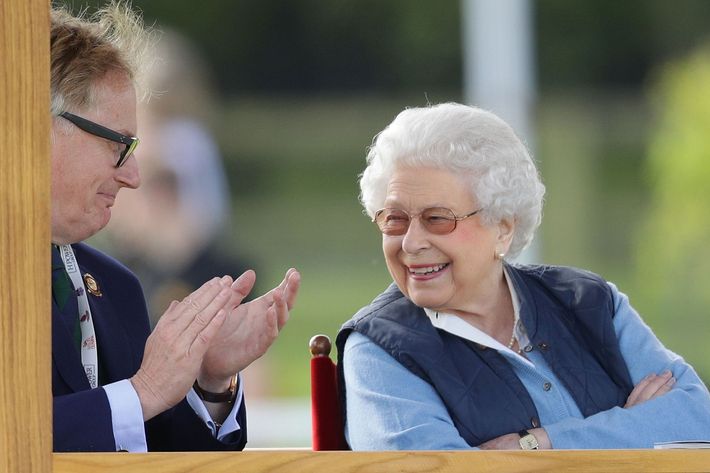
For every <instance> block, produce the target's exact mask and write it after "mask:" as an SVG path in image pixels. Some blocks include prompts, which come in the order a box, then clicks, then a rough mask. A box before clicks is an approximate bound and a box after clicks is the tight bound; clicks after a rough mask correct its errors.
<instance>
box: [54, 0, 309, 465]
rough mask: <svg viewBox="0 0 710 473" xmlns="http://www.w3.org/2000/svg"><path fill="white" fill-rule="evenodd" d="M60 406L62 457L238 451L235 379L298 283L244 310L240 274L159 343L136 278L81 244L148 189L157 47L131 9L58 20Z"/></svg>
mask: <svg viewBox="0 0 710 473" xmlns="http://www.w3.org/2000/svg"><path fill="white" fill-rule="evenodd" d="M50 37H51V44H50V55H51V70H50V73H51V100H52V102H51V115H52V128H51V163H52V171H51V177H52V184H51V199H52V209H51V238H52V245H51V258H52V296H53V302H52V395H53V409H52V412H53V442H54V450H55V451H131V452H145V451H148V450H239V449H242V448H243V447H244V445H245V444H246V440H247V438H246V408H245V404H244V400H243V387H242V383H241V382H240V378H239V373H240V372H241V371H242V370H243V369H244V368H246V367H247V366H248V365H249V364H250V363H252V362H253V361H254V360H256V359H257V358H259V357H260V356H261V355H263V354H264V353H265V351H266V350H267V349H268V348H269V346H270V345H271V344H272V343H273V342H274V340H275V339H276V337H277V336H278V333H279V330H280V329H281V328H282V327H283V325H284V324H285V323H286V321H287V320H288V317H289V310H290V309H291V307H292V306H293V304H294V302H295V299H296V296H297V293H298V288H299V284H300V275H299V274H298V272H297V271H295V270H294V269H291V270H289V271H288V272H287V273H286V276H285V278H284V280H283V281H282V283H281V284H280V285H279V286H278V287H276V288H274V289H273V290H271V291H269V292H267V293H266V294H264V295H263V296H261V297H258V298H256V299H254V300H253V301H251V302H248V303H244V304H242V303H241V301H242V299H243V298H244V297H245V296H246V294H248V293H249V292H250V291H251V289H252V287H253V285H254V282H255V278H256V276H255V273H254V272H253V271H246V272H245V273H244V274H242V275H241V276H239V278H237V279H236V280H233V279H232V277H231V276H230V275H225V276H222V277H213V278H211V279H209V280H208V281H207V282H206V283H204V284H202V285H200V287H198V288H197V289H196V290H195V291H193V292H192V293H190V294H189V295H188V296H187V297H185V298H184V299H182V300H181V301H180V302H178V301H175V300H173V301H172V302H171V303H170V304H169V306H168V307H167V310H166V311H165V313H164V315H163V317H161V319H160V321H159V322H158V324H157V325H156V327H155V329H154V330H153V332H152V333H150V327H149V322H148V314H147V310H146V304H145V299H144V297H143V292H142V288H141V286H140V283H139V282H138V280H137V278H136V277H135V275H134V274H133V273H131V272H130V271H129V270H128V269H127V268H126V267H125V266H123V265H122V264H121V263H119V262H118V261H116V260H115V259H113V258H111V257H110V256H108V255H106V254H104V253H102V252H100V251H98V250H96V249H94V248H92V247H91V246H89V245H87V244H85V243H83V241H84V240H86V239H87V238H89V237H91V236H93V235H94V234H96V233H97V232H99V231H100V230H101V229H102V228H104V227H105V226H106V224H107V223H108V222H109V220H110V218H111V212H112V208H113V205H114V203H115V201H116V199H117V195H118V193H119V191H120V190H121V189H122V188H124V187H125V188H128V189H136V188H138V187H139V185H140V182H141V179H140V174H139V171H138V162H137V158H136V155H135V151H136V149H137V145H138V143H139V140H138V138H136V135H137V119H136V108H137V101H138V98H142V97H144V96H145V93H144V89H143V88H142V87H141V83H140V80H139V79H140V77H141V71H142V69H143V68H144V67H145V66H146V64H150V59H149V54H148V50H149V49H151V44H152V42H153V40H152V35H151V33H150V31H149V30H146V29H145V28H144V27H143V25H142V21H141V18H140V17H139V16H138V15H136V14H135V13H134V12H133V11H132V10H131V8H130V6H129V5H126V4H121V3H115V2H112V3H111V4H109V5H108V6H107V7H105V8H102V9H100V10H99V11H98V12H97V13H96V14H95V15H94V16H92V17H91V18H87V17H85V16H83V15H79V16H74V15H72V14H71V13H70V12H69V11H68V10H67V9H64V8H61V7H55V8H52V11H51V35H50Z"/></svg>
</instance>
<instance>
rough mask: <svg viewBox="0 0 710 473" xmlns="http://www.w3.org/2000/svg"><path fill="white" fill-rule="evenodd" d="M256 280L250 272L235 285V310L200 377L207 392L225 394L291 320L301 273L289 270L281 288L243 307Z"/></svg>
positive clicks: (206, 357)
mask: <svg viewBox="0 0 710 473" xmlns="http://www.w3.org/2000/svg"><path fill="white" fill-rule="evenodd" d="M255 281H256V275H255V274H254V271H251V270H249V271H246V272H245V273H244V274H242V275H241V276H240V277H239V278H238V279H237V280H236V281H235V282H234V283H233V284H232V287H231V288H232V291H233V294H232V305H233V307H232V308H231V310H230V311H229V313H228V314H227V317H226V320H225V322H224V324H223V325H222V326H221V328H220V330H219V332H218V333H217V335H216V337H215V338H214V339H213V340H212V341H211V343H210V346H209V349H208V350H207V352H206V353H205V356H204V359H203V361H202V367H201V369H200V372H199V375H198V378H197V380H198V383H199V385H200V387H202V388H203V389H206V390H208V391H213V392H223V391H225V390H226V389H227V387H228V386H229V382H230V379H231V377H232V376H234V374H235V373H238V372H240V371H242V370H243V369H244V368H246V367H247V366H249V364H251V363H252V362H253V361H254V360H256V359H257V358H259V357H261V356H262V355H263V354H264V353H266V350H267V349H268V348H269V347H270V346H271V344H272V343H273V342H274V340H276V337H277V336H278V334H279V331H280V330H281V329H282V328H283V326H284V325H285V324H286V322H287V321H288V318H289V311H290V310H291V308H292V307H293V305H294V303H295V301H296V296H297V294H298V289H299V287H300V283H301V275H300V274H299V273H298V271H296V270H295V269H293V268H291V269H289V270H288V271H287V272H286V275H285V277H284V279H283V281H281V284H279V285H278V286H277V287H275V288H273V289H272V290H270V291H269V292H267V293H266V294H264V295H262V296H260V297H258V298H256V299H254V300H253V301H250V302H247V303H245V304H241V305H239V302H241V300H242V299H243V298H244V297H245V296H246V295H247V294H248V293H249V291H250V290H251V289H252V287H253V286H254V282H255Z"/></svg>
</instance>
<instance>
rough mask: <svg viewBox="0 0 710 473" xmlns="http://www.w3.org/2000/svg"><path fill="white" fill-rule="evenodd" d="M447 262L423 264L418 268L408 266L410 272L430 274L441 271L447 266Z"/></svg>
mask: <svg viewBox="0 0 710 473" xmlns="http://www.w3.org/2000/svg"><path fill="white" fill-rule="evenodd" d="M448 265H449V263H444V264H437V265H435V266H423V267H420V268H409V272H410V273H412V274H431V273H436V272H438V271H441V270H442V269H444V268H445V267H447V266H448Z"/></svg>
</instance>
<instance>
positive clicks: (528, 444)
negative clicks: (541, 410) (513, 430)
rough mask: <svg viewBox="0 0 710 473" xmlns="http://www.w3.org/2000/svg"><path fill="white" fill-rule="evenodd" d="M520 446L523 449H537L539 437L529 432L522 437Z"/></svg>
mask: <svg viewBox="0 0 710 473" xmlns="http://www.w3.org/2000/svg"><path fill="white" fill-rule="evenodd" d="M519 442H520V448H522V449H523V450H537V448H538V444H537V439H536V438H535V436H534V435H533V434H527V435H525V436H523V437H520V441H519Z"/></svg>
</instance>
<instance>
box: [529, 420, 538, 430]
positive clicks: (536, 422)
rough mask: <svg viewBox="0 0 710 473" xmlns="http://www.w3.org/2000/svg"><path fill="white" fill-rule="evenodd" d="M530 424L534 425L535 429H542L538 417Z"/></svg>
mask: <svg viewBox="0 0 710 473" xmlns="http://www.w3.org/2000/svg"><path fill="white" fill-rule="evenodd" d="M530 424H532V426H533V428H534V429H537V428H538V427H540V421H539V420H538V418H537V417H531V418H530Z"/></svg>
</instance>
